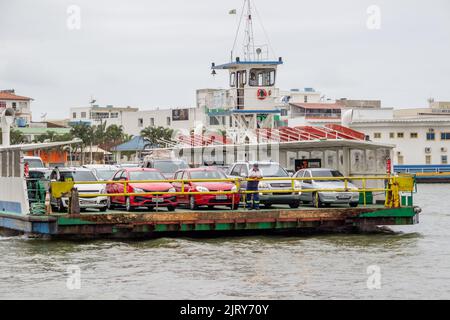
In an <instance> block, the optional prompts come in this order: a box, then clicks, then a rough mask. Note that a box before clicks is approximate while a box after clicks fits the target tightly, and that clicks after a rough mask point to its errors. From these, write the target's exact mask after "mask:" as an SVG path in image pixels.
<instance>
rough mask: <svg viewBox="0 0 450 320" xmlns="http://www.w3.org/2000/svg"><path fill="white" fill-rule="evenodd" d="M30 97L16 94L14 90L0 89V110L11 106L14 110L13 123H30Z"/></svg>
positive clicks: (21, 124) (18, 124)
mask: <svg viewBox="0 0 450 320" xmlns="http://www.w3.org/2000/svg"><path fill="white" fill-rule="evenodd" d="M32 100H33V99H32V98H28V97H24V96H19V95H16V93H15V90H14V89H11V90H0V110H1V109H5V108H11V109H13V110H14V111H15V125H16V126H17V127H26V126H28V125H29V124H30V123H31V119H32V114H31V101H32Z"/></svg>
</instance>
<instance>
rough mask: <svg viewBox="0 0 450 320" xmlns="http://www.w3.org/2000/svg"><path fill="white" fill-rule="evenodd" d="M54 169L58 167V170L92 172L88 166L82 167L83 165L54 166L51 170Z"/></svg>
mask: <svg viewBox="0 0 450 320" xmlns="http://www.w3.org/2000/svg"><path fill="white" fill-rule="evenodd" d="M56 169H58V170H59V171H60V172H68V171H84V172H92V171H91V170H90V169H88V168H83V167H55V168H54V169H53V171H55V170H56Z"/></svg>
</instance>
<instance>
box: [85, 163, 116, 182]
mask: <svg viewBox="0 0 450 320" xmlns="http://www.w3.org/2000/svg"><path fill="white" fill-rule="evenodd" d="M83 168H86V169H90V170H92V172H94V174H95V175H96V176H97V178H98V179H99V180H102V181H109V180H111V179H112V177H113V175H114V174H115V173H116V172H117V170H119V167H117V166H113V165H108V164H86V165H84V166H83Z"/></svg>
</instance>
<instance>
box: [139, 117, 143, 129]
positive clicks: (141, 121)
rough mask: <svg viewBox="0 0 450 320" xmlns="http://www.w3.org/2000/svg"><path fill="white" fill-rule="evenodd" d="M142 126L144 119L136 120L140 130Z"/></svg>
mask: <svg viewBox="0 0 450 320" xmlns="http://www.w3.org/2000/svg"><path fill="white" fill-rule="evenodd" d="M143 126H144V119H142V118H139V119H138V127H139V128H142V127H143Z"/></svg>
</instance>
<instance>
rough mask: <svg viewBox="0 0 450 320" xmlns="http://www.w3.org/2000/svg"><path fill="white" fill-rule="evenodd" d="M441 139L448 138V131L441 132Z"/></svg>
mask: <svg viewBox="0 0 450 320" xmlns="http://www.w3.org/2000/svg"><path fill="white" fill-rule="evenodd" d="M441 140H450V132H441Z"/></svg>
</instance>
